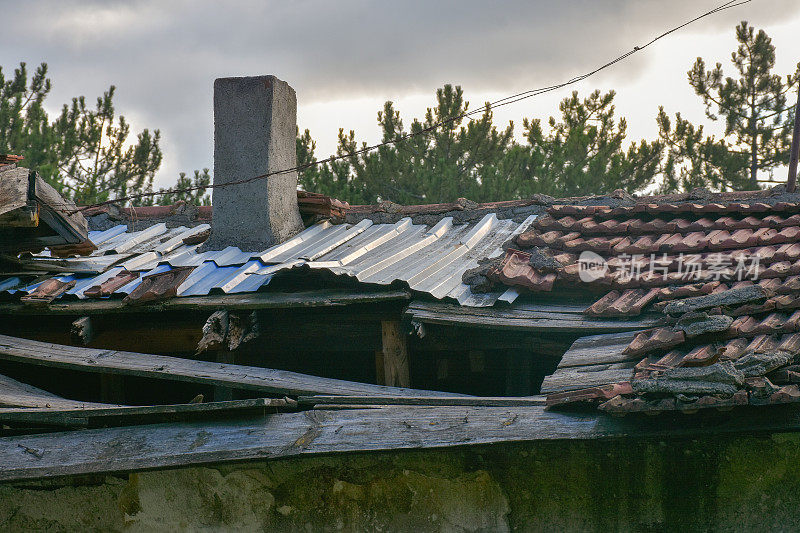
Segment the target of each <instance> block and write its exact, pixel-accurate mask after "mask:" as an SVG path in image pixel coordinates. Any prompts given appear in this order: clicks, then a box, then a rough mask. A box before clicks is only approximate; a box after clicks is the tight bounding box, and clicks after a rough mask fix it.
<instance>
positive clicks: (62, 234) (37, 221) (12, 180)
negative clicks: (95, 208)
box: [0, 156, 88, 253]
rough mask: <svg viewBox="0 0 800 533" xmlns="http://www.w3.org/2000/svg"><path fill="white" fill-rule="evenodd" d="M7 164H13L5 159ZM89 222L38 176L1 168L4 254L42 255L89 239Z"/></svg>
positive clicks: (6, 166) (0, 220)
mask: <svg viewBox="0 0 800 533" xmlns="http://www.w3.org/2000/svg"><path fill="white" fill-rule="evenodd" d="M3 157H4V158H5V159H4V161H9V162H10V161H12V160H10V159H8V158H9V156H3ZM87 231H88V226H87V222H86V219H85V218H84V217H83V215H81V214H80V213H78V212H76V207H75V204H74V203H72V202H70V201H68V200H65V199H64V198H62V197H61V195H60V194H58V192H57V191H56V190H55V189H54V188H53V187H52V186H51V185H50V184H48V183H47V182H45V181H44V180H43V179H42V178H41V176H39V174H38V173H36V172H34V171H30V170H28V169H26V168H21V167H17V166H16V165H15V164H13V163H12V164H4V165H2V166H0V253H19V252H23V251H33V252H39V251H41V250H43V249H44V248H46V247H48V246H58V245H65V244H66V245H74V244H79V243H84V242H85V241H86V239H87Z"/></svg>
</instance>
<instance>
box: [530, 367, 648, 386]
mask: <svg viewBox="0 0 800 533" xmlns="http://www.w3.org/2000/svg"><path fill="white" fill-rule="evenodd" d="M635 364H636V363H633V362H631V363H630V366H628V365H627V364H626V363H617V364H615V365H592V366H584V367H577V368H566V369H563V370H562V369H559V370H556V371H555V372H553V373H552V374H551V375H549V376H547V377H545V378H544V380H543V381H542V388H541V391H540V392H541V393H542V394H550V393H553V392H563V391H570V390H580V389H588V388H591V387H599V386H601V385H608V384H609V383H619V382H621V381H630V379H631V376H632V375H633V366H634V365H635Z"/></svg>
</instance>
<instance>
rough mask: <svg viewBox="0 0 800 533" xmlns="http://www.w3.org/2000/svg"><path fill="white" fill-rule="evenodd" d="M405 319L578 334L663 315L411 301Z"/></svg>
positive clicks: (640, 325) (645, 323)
mask: <svg viewBox="0 0 800 533" xmlns="http://www.w3.org/2000/svg"><path fill="white" fill-rule="evenodd" d="M406 316H407V318H408V319H410V320H415V321H417V322H426V323H429V324H443V325H461V326H463V325H468V326H472V327H480V328H490V329H514V330H520V331H550V332H564V331H575V332H584V333H593V332H597V333H601V332H614V331H630V330H635V329H644V328H646V327H650V326H652V325H653V324H657V323H660V322H661V321H663V316H642V317H638V318H636V319H633V320H632V319H626V320H621V319H603V318H591V317H586V316H583V315H582V314H580V313H576V312H562V311H550V310H548V309H547V308H546V307H543V308H542V309H541V310H531V309H529V308H526V309H523V308H514V307H512V308H494V307H489V308H480V307H479V308H473V307H461V306H455V305H450V304H431V303H428V302H412V303H411V304H410V305H409V307H408V310H407V311H406Z"/></svg>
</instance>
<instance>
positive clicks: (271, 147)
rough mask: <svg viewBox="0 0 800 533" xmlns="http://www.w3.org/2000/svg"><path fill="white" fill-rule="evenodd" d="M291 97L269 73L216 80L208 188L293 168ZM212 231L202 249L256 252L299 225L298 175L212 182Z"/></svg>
mask: <svg viewBox="0 0 800 533" xmlns="http://www.w3.org/2000/svg"><path fill="white" fill-rule="evenodd" d="M296 128H297V97H296V96H295V93H294V89H292V88H291V87H290V86H289V84H288V83H286V82H285V81H281V80H279V79H278V78H276V77H275V76H253V77H244V78H218V79H217V80H215V81H214V185H224V184H226V183H231V182H235V181H239V180H244V179H248V178H252V177H254V176H260V175H262V174H267V173H269V172H275V171H276V170H283V169H286V168H292V167H294V166H296V165H297V153H296V145H295V136H296V134H297V130H296ZM212 203H213V206H214V211H213V213H214V214H213V218H212V222H211V236H210V237H209V239H208V240H207V241H206V242H205V243H204V244H203V247H202V249H203V250H221V249H223V248H225V247H226V246H238V247H239V248H241V249H242V250H244V251H252V252H257V251H261V250H265V249H266V248H268V247H270V246H272V245H274V244H278V243H280V242H282V241H285V240H286V239H288V238H289V237H292V236H293V235H295V234H296V233H298V232H299V231H301V230H302V229H303V222H302V220H301V218H300V211H299V210H298V207H297V173H296V172H290V173H286V174H277V175H274V176H270V177H268V178H262V179H258V180H254V181H251V182H249V183H244V184H238V185H230V186H228V187H215V188H214V189H213V192H212Z"/></svg>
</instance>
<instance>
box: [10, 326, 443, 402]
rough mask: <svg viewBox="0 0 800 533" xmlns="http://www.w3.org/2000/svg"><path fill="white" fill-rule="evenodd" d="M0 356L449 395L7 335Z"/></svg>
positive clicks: (283, 387) (267, 387) (281, 388)
mask: <svg viewBox="0 0 800 533" xmlns="http://www.w3.org/2000/svg"><path fill="white" fill-rule="evenodd" d="M0 359H6V360H9V361H17V362H21V363H29V364H36V365H43V366H51V367H56V368H71V369H75V370H83V371H87V372H107V373H112V374H119V375H127V376H140V377H148V378H155V379H166V380H174V381H188V382H193V383H205V384H208V385H221V386H228V387H233V388H237V389H247V390H255V391H259V392H261V393H265V394H280V395H300V394H305V395H308V394H346V395H353V394H355V395H359V394H368V395H375V396H442V395H448V396H452V394H446V393H440V392H434V391H420V390H414V389H406V388H400V387H388V386H381V385H372V384H368V383H356V382H353V381H344V380H339V379H331V378H323V377H317V376H309V375H306V374H299V373H296V372H289V371H285V370H273V369H270V368H261V367H254V366H240V365H225V364H220V363H211V362H207V361H194V360H190V359H181V358H178V357H169V356H165V355H151V354H143V353H133V352H120V351H114V350H99V349H94V348H79V347H74V346H65V345H61V344H50V343H46V342H38V341H32V340H28V339H19V338H16V337H9V336H7V335H0Z"/></svg>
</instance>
